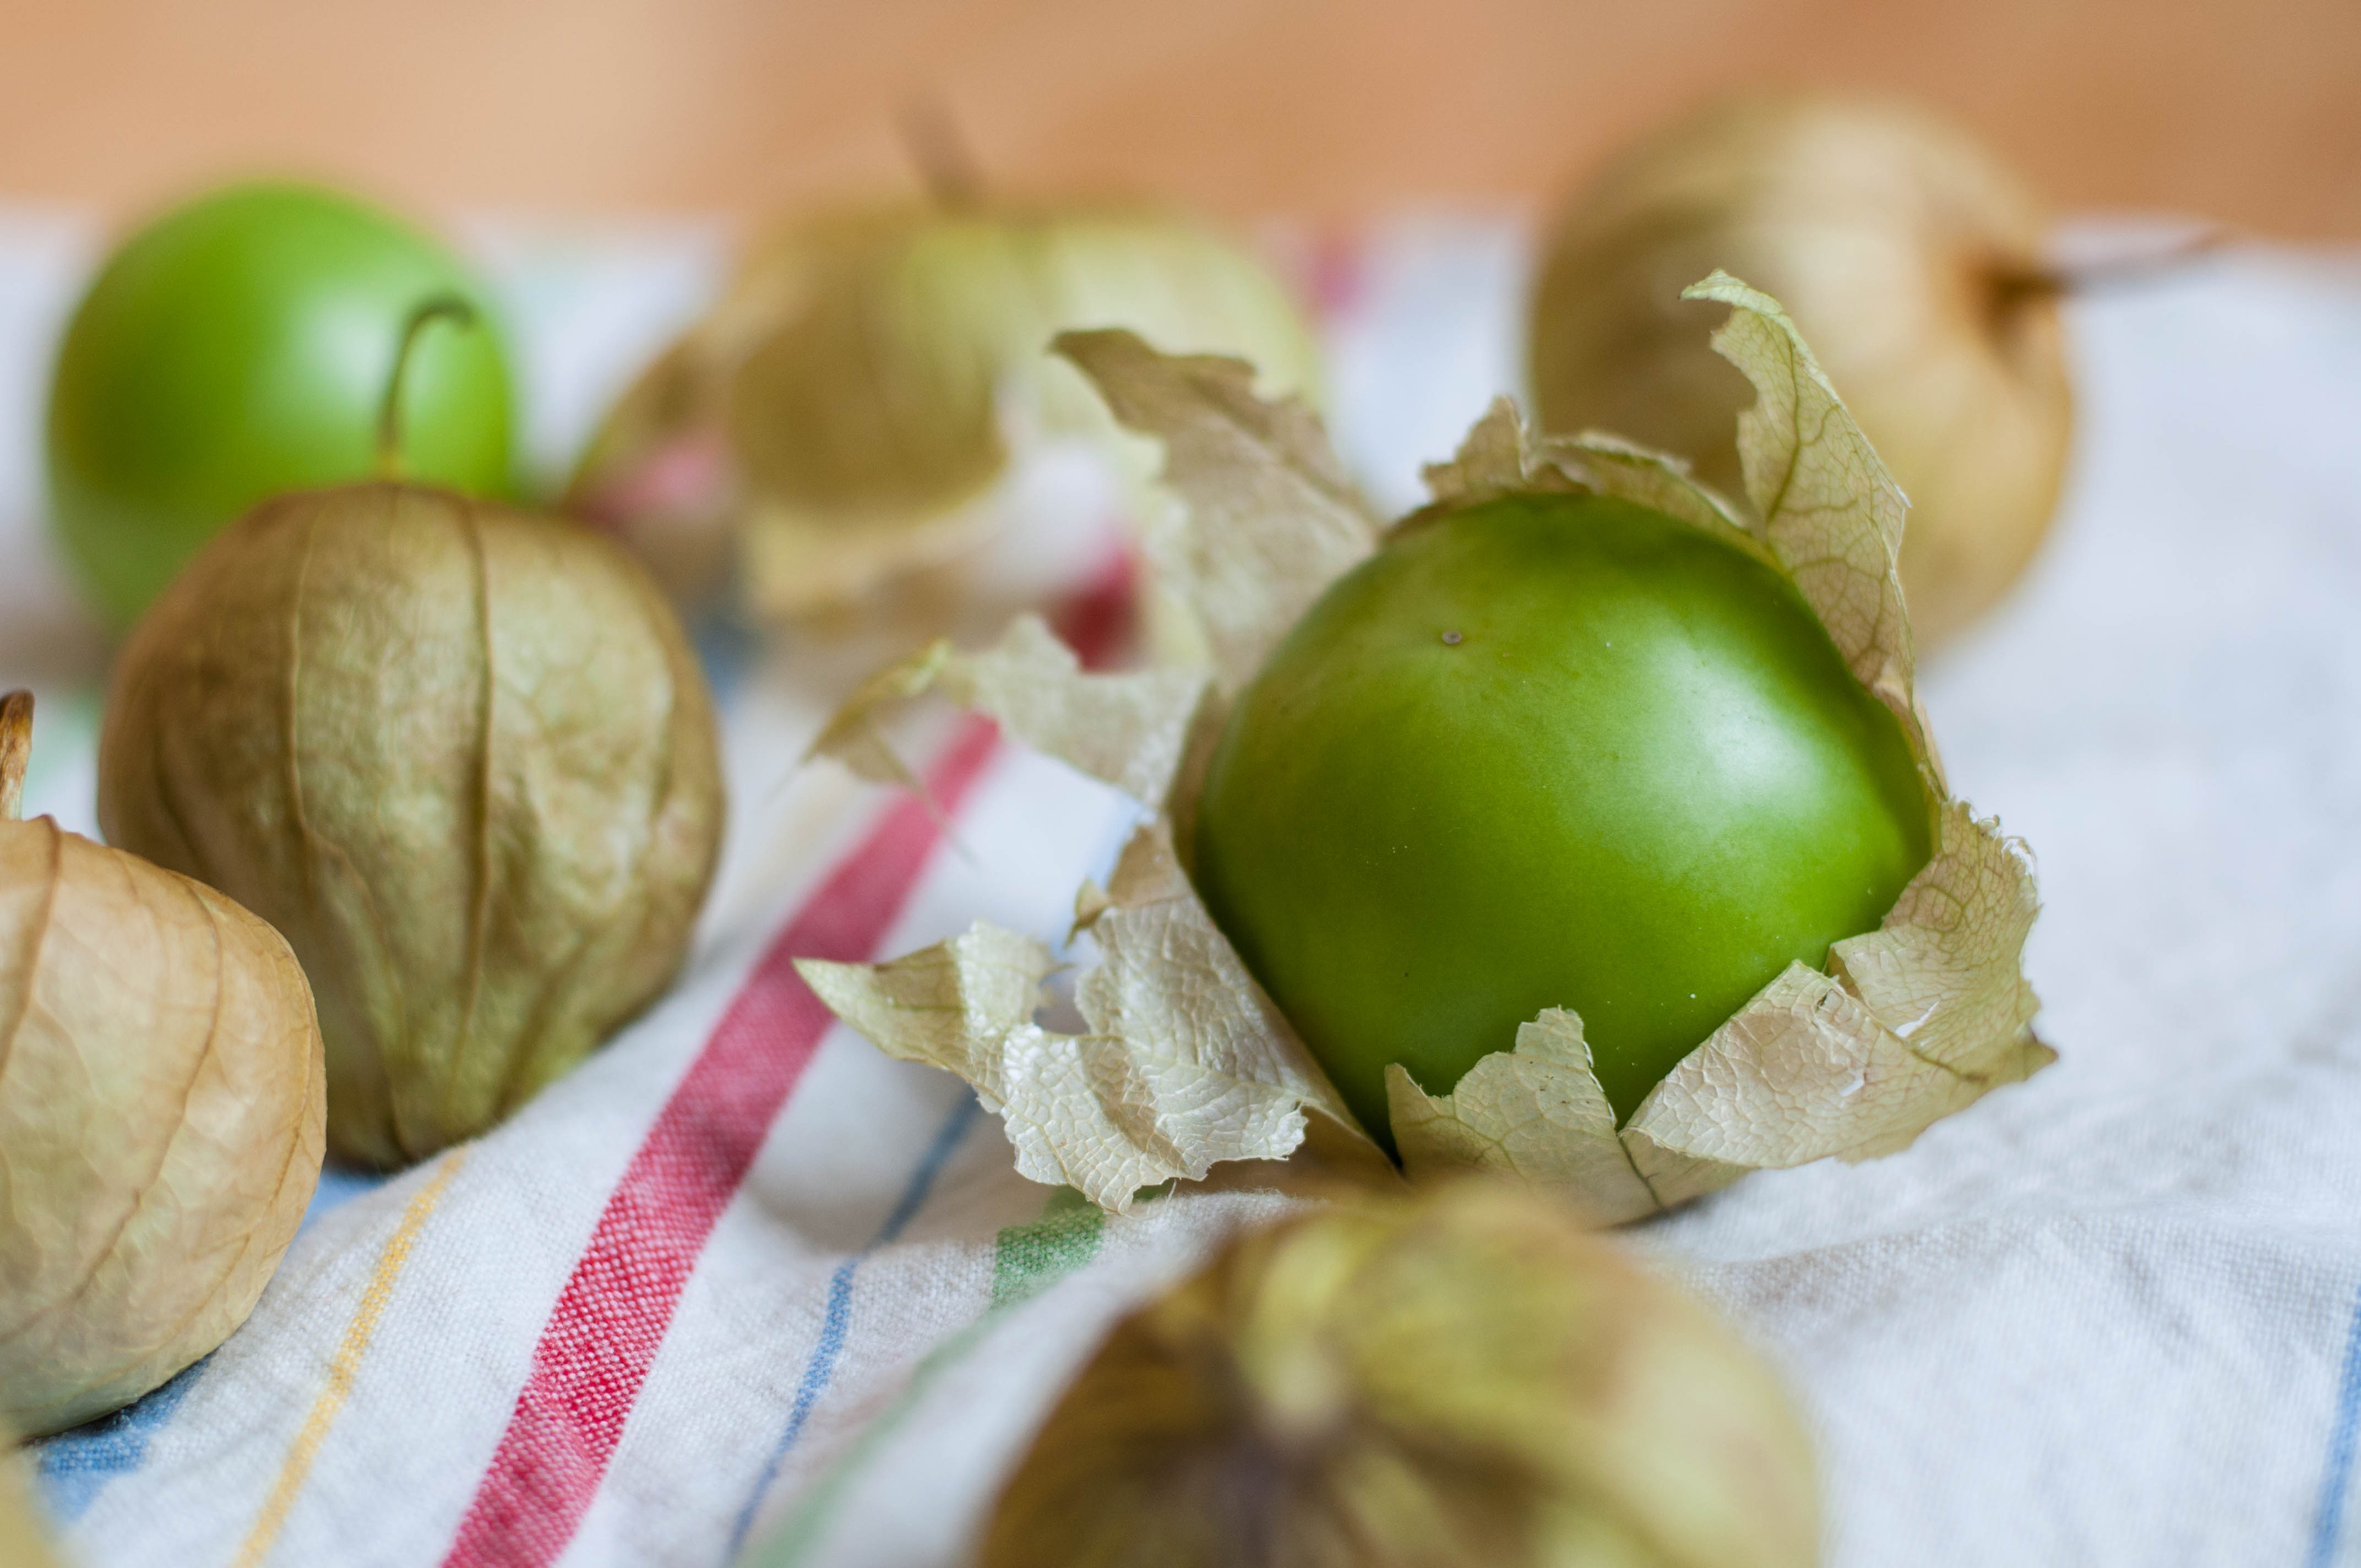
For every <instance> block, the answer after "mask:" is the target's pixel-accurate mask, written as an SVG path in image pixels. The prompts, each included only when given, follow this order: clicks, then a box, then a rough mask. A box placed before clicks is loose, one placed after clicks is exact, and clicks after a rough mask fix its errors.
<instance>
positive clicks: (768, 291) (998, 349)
mask: <svg viewBox="0 0 2361 1568" xmlns="http://www.w3.org/2000/svg"><path fill="white" fill-rule="evenodd" d="M1100 323H1121V324H1123V325H1126V326H1128V327H1130V328H1132V329H1134V330H1136V331H1138V332H1140V333H1142V334H1145V335H1146V336H1148V337H1149V338H1150V339H1152V340H1154V341H1156V342H1158V343H1159V344H1160V345H1163V346H1164V347H1166V348H1169V349H1172V350H1175V351H1185V350H1192V349H1214V350H1221V351H1224V352H1234V353H1245V354H1248V355H1250V356H1253V357H1254V358H1255V359H1256V360H1257V363H1259V364H1260V365H1261V367H1262V368H1263V370H1264V372H1265V374H1266V376H1267V377H1268V389H1273V390H1279V391H1305V390H1308V389H1310V388H1311V386H1312V383H1313V381H1314V380H1315V379H1316V370H1315V368H1314V364H1313V360H1314V354H1313V349H1312V341H1311V337H1310V334H1309V333H1308V332H1307V330H1306V329H1305V328H1304V326H1303V324H1302V322H1301V318H1300V316H1299V314H1298V313H1297V312H1296V310H1295V307H1294V305H1293V303H1292V302H1291V301H1290V300H1289V298H1288V297H1287V294H1286V291H1285V290H1284V289H1283V288H1281V287H1280V285H1279V283H1278V281H1277V280H1275V279H1273V278H1272V277H1271V275H1270V274H1269V272H1268V270H1267V269H1264V268H1263V267H1262V266H1261V265H1260V264H1259V263H1258V262H1257V261H1256V260H1255V259H1254V258H1251V257H1250V256H1249V255H1247V254H1246V252H1245V251H1243V250H1241V249H1240V248H1239V247H1236V246H1235V245H1233V244H1232V243H1230V242H1229V241H1228V240H1226V239H1225V238H1224V237H1222V236H1218V235H1216V234H1214V233H1213V232H1212V231H1211V230H1209V229H1206V228H1204V227H1202V226H1201V225H1197V224H1195V223H1193V222H1191V221H1189V220H1187V219H1185V218H1182V217H1180V216H1178V215H1175V214H1170V213H1166V212H1162V211H1159V210H1157V209H1154V208H1150V207H1144V206H1126V205H1121V204H1108V205H1102V206H1096V207H1093V206H1081V207H1075V208H1072V209H1068V210H1061V211H1051V210H1046V209H1045V210H1038V211H1036V210H1028V209H1026V208H1023V207H1019V206H1014V205H1005V204H1004V205H995V206H993V207H990V208H984V207H979V206H974V205H964V206H953V207H945V206H928V205H923V204H918V203H911V204H907V205H904V206H893V207H876V208H854V209H848V210H846V211H843V212H840V213H823V214H819V215H818V216H817V217H813V218H809V219H806V220H803V221H800V222H796V223H794V224H790V225H783V226H782V227H780V228H779V229H777V230H776V231H774V233H773V234H771V235H769V236H765V237H764V238H763V240H761V241H760V242H758V243H757V245H756V246H755V247H753V248H752V251H751V253H750V256H749V258H748V260H747V263H746V264H745V266H744V267H743V268H742V269H741V272H740V275H739V276H738V278H737V279H736V280H734V281H733V283H732V284H731V286H730V289H729V290H728V291H727V292H726V293H725V295H724V297H723V299H722V301H721V302H720V303H719V305H717V306H716V308H715V309H714V311H713V312H712V313H710V314H709V315H708V317H707V318H706V319H705V320H704V321H702V322H700V323H697V325H696V326H695V327H693V328H692V329H691V330H690V332H689V333H688V334H686V335H685V336H684V337H683V338H682V339H681V340H680V341H679V342H678V343H677V344H675V345H674V346H673V347H672V348H671V349H670V350H668V351H667V352H666V353H665V354H664V356H661V357H660V358H659V359H658V360H657V361H656V363H655V364H654V365H653V366H652V367H650V368H649V370H648V371H647V372H646V373H645V375H643V376H642V378H641V380H640V381H639V383H638V384H637V385H635V386H634V387H633V388H632V389H631V390H630V391H628V392H627V393H626V394H625V395H624V397H623V399H622V400H621V401H620V402H619V403H618V405H617V407H616V409H615V411H614V412H613V413H612V414H610V416H609V420H608V422H607V423H606V424H605V426H604V427H603V428H602V430H601V431H600V432H599V433H598V436H597V437H596V438H595V439H594V441H593V443H592V445H591V448H590V452H589V454H588V456H587V457H586V458H585V460H584V463H583V466H582V468H581V470H580V472H579V473H578V475H577V478H576V480H575V482H574V484H573V486H572V488H571V493H570V496H569V503H568V504H569V505H570V506H571V507H573V508H574V509H576V510H580V511H582V512H584V513H586V514H588V515H591V516H594V517H597V518H598V519H599V520H600V521H603V522H605V523H607V524H608V525H609V526H611V527H613V528H615V529H616V530H617V531H618V532H620V533H621V534H623V536H624V537H625V538H626V539H627V540H629V541H630V542H631V544H632V547H633V548H634V549H635V550H638V551H640V552H642V554H645V555H646V556H647V557H648V558H649V559H650V560H651V561H652V562H653V563H655V564H656V565H657V568H658V570H659V572H660V574H661V575H662V576H664V578H665V580H666V581H667V583H668V584H669V585H670V586H672V587H674V588H675V591H676V592H680V593H683V594H687V595H694V594H696V593H698V592H701V591H703V590H705V589H708V588H709V587H711V586H712V585H713V584H714V583H715V582H716V581H717V580H718V579H719V576H720V575H721V572H722V569H723V568H724V566H725V565H727V564H728V563H729V561H730V558H731V557H732V556H733V555H734V556H735V557H736V560H737V563H738V565H740V567H741V572H742V577H743V581H742V584H741V587H742V591H743V593H744V595H745V598H746V602H747V605H748V607H749V608H750V609H752V610H753V611H754V612H755V613H756V614H758V615H760V616H763V617H765V618H803V617H807V616H811V615H814V614H817V613H820V612H824V611H827V610H829V609H835V608H839V607H841V606H843V605H846V604H848V603H850V602H852V601H854V600H857V599H860V598H862V597H863V596H866V595H868V594H870V593H872V592H873V591H874V590H876V589H877V588H879V587H881V586H882V585H884V584H885V583H887V582H888V581H890V580H892V579H894V578H896V577H898V576H904V575H906V574H909V573H911V572H914V571H917V570H919V569H921V568H926V567H932V566H938V565H942V564H944V563H946V562H949V561H950V560H952V559H954V558H956V557H959V556H961V555H962V554H965V553H966V552H969V551H970V550H972V548H974V547H975V546H977V545H978V544H980V543H981V542H982V541H983V540H984V539H985V538H987V537H989V536H991V535H992V534H994V532H997V531H999V530H1000V529H1001V528H1002V527H1003V526H1004V525H1005V524H1006V523H1007V522H1008V521H1011V519H1010V516H1009V513H1010V509H1011V507H1012V506H1013V505H1014V504H1016V503H1015V500H1014V499H1013V490H1014V487H1013V483H1012V476H1013V475H1014V473H1015V469H1016V462H1014V461H1012V460H1013V459H1023V458H1024V457H1026V456H1027V455H1028V454H1031V453H1034V452H1037V451H1039V450H1042V449H1044V448H1045V447H1047V446H1048V445H1050V444H1058V443H1071V442H1082V443H1086V444H1091V445H1093V446H1094V447H1096V448H1098V449H1100V450H1102V451H1103V452H1104V454H1105V455H1107V456H1108V457H1109V458H1110V459H1111V460H1112V462H1113V464H1114V466H1115V470H1116V472H1117V477H1118V480H1119V485H1120V488H1123V489H1125V490H1126V491H1128V492H1130V493H1131V495H1132V496H1133V497H1134V498H1135V499H1136V497H1137V492H1138V490H1139V488H1140V486H1141V485H1142V484H1143V483H1144V481H1145V479H1146V477H1147V475H1146V466H1147V461H1146V458H1145V456H1144V455H1142V454H1141V453H1139V452H1137V450H1135V444H1132V443H1128V442H1126V440H1125V439H1124V438H1123V437H1122V436H1121V435H1120V434H1119V433H1118V432H1117V430H1116V427H1115V422H1113V421H1112V420H1111V419H1110V418H1109V417H1108V413H1107V411H1106V409H1105V406H1104V404H1103V403H1102V402H1101V401H1100V400H1098V399H1097V398H1096V397H1094V396H1093V395H1092V393H1091V390H1090V389H1089V387H1088V385H1087V383H1085V382H1084V381H1083V380H1082V378H1081V377H1080V376H1079V375H1077V374H1076V373H1075V371H1074V370H1073V369H1072V367H1070V366H1067V365H1065V364H1062V363H1060V362H1058V361H1055V360H1052V359H1051V358H1049V356H1048V354H1047V352H1046V350H1047V346H1048V344H1049V338H1050V337H1051V336H1052V335H1053V334H1056V333H1057V332H1058V331H1060V329H1061V328H1065V327H1069V326H1078V325H1097V324H1100Z"/></svg>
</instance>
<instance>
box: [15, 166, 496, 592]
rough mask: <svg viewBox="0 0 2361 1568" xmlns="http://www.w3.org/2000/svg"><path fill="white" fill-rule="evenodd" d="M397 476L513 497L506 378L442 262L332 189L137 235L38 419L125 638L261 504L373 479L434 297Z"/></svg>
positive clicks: (230, 198) (418, 240)
mask: <svg viewBox="0 0 2361 1568" xmlns="http://www.w3.org/2000/svg"><path fill="white" fill-rule="evenodd" d="M452 297H456V298H458V299H459V300H462V301H464V302H469V303H470V304H471V305H472V306H473V307H474V308H473V309H472V310H471V311H470V312H468V313H464V319H462V318H460V317H455V318H453V319H451V320H448V321H445V322H442V323H438V324H437V325H436V327H435V328H434V330H433V331H431V332H428V333H426V334H423V339H422V341H421V342H420V343H419V344H418V345H416V349H415V352H414V353H413V354H412V356H411V361H410V364H409V368H408V371H407V374H406V378H405V382H404V388H403V392H402V406H401V410H400V413H401V428H402V432H403V438H402V446H401V453H400V458H401V465H400V466H401V470H402V472H404V473H405V474H407V475H408V476H409V477H412V478H415V479H418V480H421V481H423V482H433V483H439V484H445V485H449V486H452V487H455V488H458V489H461V490H464V491H468V492H471V493H475V494H478V495H499V494H501V493H504V492H505V491H506V490H507V488H509V474H510V466H509V464H510V459H509V438H510V418H511V410H510V378H509V371H508V367H507V363H506V360H505V357H504V356H503V353H502V350H501V347H500V342H499V340H498V338H497V336H496V335H495V334H494V333H493V331H492V330H491V329H490V327H489V324H487V323H488V322H489V317H488V315H487V314H486V313H485V312H484V310H483V309H482V300H481V291H479V290H478V288H477V286H476V285H475V283H474V282H473V281H472V280H470V279H469V278H468V277H467V274H466V272H465V271H464V270H463V269H461V268H460V267H459V265H458V263H457V262H456V261H455V260H454V259H453V258H451V257H450V256H449V255H448V254H446V253H445V251H444V250H443V248H442V247H440V246H438V245H436V244H435V243H434V241H433V240H431V239H429V238H427V237H426V236H423V235H422V234H420V233H418V232H417V231H415V230H413V229H412V228H411V227H409V226H408V225H404V224H402V223H401V222H399V221H398V220H396V219H394V218H392V217H390V216H388V215H387V214H383V213H380V212H379V211H377V210H375V209H374V208H371V207H368V206H365V205H363V204H361V203H357V202H354V201H353V200H351V199H349V198H347V197H346V196H343V195H340V194H338V193H336V192H332V191H327V190H322V189H318V188H315V187H312V186H306V185H298V184H284V183H256V184H244V185H235V186H231V187H228V188H225V189H223V190H220V191H216V192H213V193H211V194H209V195H206V196H203V197H201V198H199V199H198V200H196V201H194V202H192V203H188V204H187V205H184V206H182V207H180V208H178V209H176V210H174V211H172V212H170V213H168V214H165V215H164V216H163V217H161V218H159V219H158V220H157V221H156V222H155V223H153V224H151V225H148V227H147V228H145V229H143V230H141V231H140V232H139V233H138V234H137V235H135V236H132V238H131V239H130V240H129V241H128V242H126V244H125V245H124V246H123V247H122V248H121V249H120V250H118V251H117V252H115V256H114V258H112V259H111V260H110V261H108V263H107V264H106V266H105V268H104V269H103V270H102V271H101V272H100V273H99V275H98V278H97V280H96V281H95V282H93V284H92V286H91V289H90V291H89V293H88V294H87V295H85V296H84V297H83V299H82V303H81V305H80V306H79V307H78V308H77V309H76V311H75V313H74V315H73V319H72V321H71V323H70V324H69V326H68V327H67V330H66V334H65V341H64V344H63V345H62V347H61V348H60V353H59V356H58V363H57V370H56V376H55V379H54V381H53V383H52V385H51V389H50V394H49V434H48V450H49V498H50V508H51V513H52V516H53V518H54V521H55V523H56V527H57V532H58V538H59V540H60V543H61V544H62V545H63V546H64V549H65V553H66V555H67V557H68V559H69V560H70V561H71V563H72V565H73V566H74V568H75V569H76V571H77V572H78V573H79V575H80V576H81V577H82V581H83V583H84V585H85V587H87V588H88V590H89V593H90V595H91V598H92V601H93V604H94V605H95V606H96V607H97V608H98V609H99V610H100V611H101V612H102V613H103V614H104V615H105V616H106V617H107V619H109V620H112V621H114V622H115V623H116V624H117V625H128V624H129V623H130V622H131V621H132V620H135V619H136V618H137V616H138V614H139V612H140V611H141V610H142V609H146V608H147V606H148V602H149V601H150V600H151V599H153V598H155V597H156V595H157V594H158V593H159V592H160V591H161V590H162V589H163V587H164V585H165V584H166V583H168V582H170V580H171V579H172V577H173V576H174V575H175V574H177V573H178V572H179V571H180V569H181V565H183V564H184V563H186V562H187V560H188V559H189V557H190V556H191V555H192V554H195V553H196V551H197V549H198V547H199V546H201V545H202V544H203V543H205V541H206V540H208V539H210V538H212V537H213V535H214V533H215V532H218V531H219V530H220V529H221V528H222V527H223V526H224V525H225V524H226V523H227V522H228V521H230V520H231V519H232V518H235V517H236V516H238V515H239V514H241V513H242V512H244V511H246V510H247V509H248V508H250V507H252V506H253V505H255V504H256V503H257V502H258V501H261V500H263V499H267V498H269V497H270V496H274V495H278V494H280V493H282V492H284V491H288V490H294V489H304V488H315V487H319V486H324V485H331V484H336V483H339V482H342V481H346V480H351V479H360V478H366V477H369V476H370V475H371V474H372V473H374V472H376V471H377V469H378V468H379V454H378V452H377V450H376V438H377V431H378V414H379V399H380V398H381V397H382V395H383V393H384V389H385V387H386V385H387V381H388V378H389V375H390V367H391V366H392V365H393V364H394V361H395V357H396V355H397V352H398V349H399V345H400V344H401V339H402V336H403V334H404V330H405V326H406V324H407V323H409V322H410V321H411V319H412V314H413V313H414V312H416V311H417V309H418V308H419V307H420V306H421V305H423V304H424V303H426V302H429V301H432V300H435V299H438V298H452Z"/></svg>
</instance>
